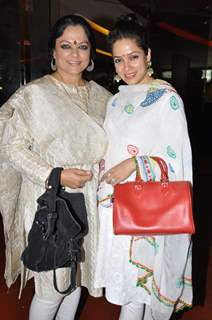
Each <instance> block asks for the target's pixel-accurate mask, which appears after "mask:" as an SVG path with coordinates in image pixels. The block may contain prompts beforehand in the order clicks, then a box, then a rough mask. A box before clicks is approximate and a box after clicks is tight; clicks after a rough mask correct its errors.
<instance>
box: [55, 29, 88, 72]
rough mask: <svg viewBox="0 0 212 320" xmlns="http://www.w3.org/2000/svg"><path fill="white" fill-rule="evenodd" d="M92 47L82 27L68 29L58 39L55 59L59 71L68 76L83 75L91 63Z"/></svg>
mask: <svg viewBox="0 0 212 320" xmlns="http://www.w3.org/2000/svg"><path fill="white" fill-rule="evenodd" d="M90 52H91V45H90V42H89V40H88V37H87V35H86V33H85V31H84V29H83V28H82V27H81V26H80V25H76V26H69V27H67V28H66V29H65V30H64V32H63V34H62V35H61V36H60V37H59V38H57V39H56V44H55V49H54V58H55V61H56V66H57V70H58V71H59V72H63V73H65V74H67V75H78V74H81V73H82V72H83V71H84V70H85V69H86V68H87V66H88V64H89V62H90Z"/></svg>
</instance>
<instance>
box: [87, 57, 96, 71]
mask: <svg viewBox="0 0 212 320" xmlns="http://www.w3.org/2000/svg"><path fill="white" fill-rule="evenodd" d="M93 69H94V62H93V59H91V61H90V63H89V65H88V66H87V68H86V70H87V71H88V72H91V71H93Z"/></svg>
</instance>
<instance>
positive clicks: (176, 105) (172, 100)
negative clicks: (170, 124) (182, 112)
mask: <svg viewBox="0 0 212 320" xmlns="http://www.w3.org/2000/svg"><path fill="white" fill-rule="evenodd" d="M169 102H170V106H171V108H172V109H173V110H177V109H179V107H180V104H179V102H178V101H177V99H176V97H175V96H172V97H171V98H170V100H169Z"/></svg>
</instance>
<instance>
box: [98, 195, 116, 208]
mask: <svg viewBox="0 0 212 320" xmlns="http://www.w3.org/2000/svg"><path fill="white" fill-rule="evenodd" d="M97 204H98V205H101V206H102V207H104V208H111V207H112V205H113V194H108V195H107V196H106V197H105V198H103V199H97Z"/></svg>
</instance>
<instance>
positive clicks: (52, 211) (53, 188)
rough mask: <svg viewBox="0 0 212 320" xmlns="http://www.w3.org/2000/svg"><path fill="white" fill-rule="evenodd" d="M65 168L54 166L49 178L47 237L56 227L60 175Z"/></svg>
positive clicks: (46, 237) (45, 236)
mask: <svg viewBox="0 0 212 320" xmlns="http://www.w3.org/2000/svg"><path fill="white" fill-rule="evenodd" d="M62 170H63V168H61V167H56V168H54V169H53V170H52V171H51V173H50V176H49V179H48V187H47V189H48V211H49V213H48V215H47V221H48V224H47V229H46V232H45V235H44V238H45V239H48V237H49V236H50V235H51V234H52V232H53V231H54V228H55V223H56V220H57V212H56V198H57V194H58V191H59V189H60V187H61V185H60V175H61V171H62Z"/></svg>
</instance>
